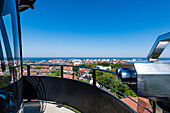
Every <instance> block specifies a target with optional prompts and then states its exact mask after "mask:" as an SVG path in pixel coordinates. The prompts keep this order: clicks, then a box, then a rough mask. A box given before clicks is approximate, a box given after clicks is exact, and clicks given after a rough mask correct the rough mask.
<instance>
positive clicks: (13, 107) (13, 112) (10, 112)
mask: <svg viewBox="0 0 170 113" xmlns="http://www.w3.org/2000/svg"><path fill="white" fill-rule="evenodd" d="M22 82H23V80H22V78H21V79H20V80H18V81H16V82H14V83H13V84H10V85H9V86H6V87H3V88H0V94H1V98H0V102H1V104H0V113H17V112H18V110H20V109H21V105H22V99H23V95H22V93H23V90H22ZM6 91H8V92H6ZM5 93H8V96H9V100H6V99H3V98H2V95H5ZM7 101H10V104H8V102H7Z"/></svg>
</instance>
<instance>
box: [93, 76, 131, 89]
mask: <svg viewBox="0 0 170 113" xmlns="http://www.w3.org/2000/svg"><path fill="white" fill-rule="evenodd" d="M96 76H99V77H102V78H104V79H107V80H110V81H112V82H115V83H117V84H121V85H123V86H125V87H127V88H129V87H128V86H127V85H125V84H122V83H120V82H117V81H115V80H113V79H110V78H106V77H103V76H100V75H96ZM129 89H130V88H129Z"/></svg>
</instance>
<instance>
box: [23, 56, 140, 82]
mask: <svg viewBox="0 0 170 113" xmlns="http://www.w3.org/2000/svg"><path fill="white" fill-rule="evenodd" d="M141 60H142V59H132V61H141ZM122 61H130V60H129V59H123V60H119V59H84V60H81V59H68V60H66V59H64V60H63V59H54V60H48V61H46V60H41V61H29V60H25V61H24V63H23V64H24V65H29V64H31V70H30V75H31V76H46V75H50V74H51V76H60V70H61V67H60V66H47V65H44V66H43V65H42V66H40V65H41V64H54V65H55V64H59V65H75V66H89V67H95V68H98V69H104V70H114V71H115V68H114V67H113V66H114V65H118V64H120V63H121V62H122ZM63 72H64V75H63V76H64V78H70V79H72V78H73V74H74V68H73V67H71V66H64V68H63ZM54 73H55V75H54ZM78 73H79V74H78V75H79V77H80V79H84V78H82V77H87V76H91V74H89V73H90V69H87V68H79V70H78ZM23 75H24V76H26V75H27V67H26V66H24V73H23Z"/></svg>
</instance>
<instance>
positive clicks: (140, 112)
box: [121, 97, 152, 113]
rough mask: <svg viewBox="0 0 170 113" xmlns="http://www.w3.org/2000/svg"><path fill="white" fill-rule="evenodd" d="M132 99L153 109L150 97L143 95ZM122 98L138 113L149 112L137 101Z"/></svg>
mask: <svg viewBox="0 0 170 113" xmlns="http://www.w3.org/2000/svg"><path fill="white" fill-rule="evenodd" d="M132 99H133V100H135V101H137V102H138V103H140V104H141V105H143V106H144V107H146V108H148V109H149V110H150V111H152V107H151V105H150V103H149V100H148V99H146V98H142V97H133V98H132ZM121 100H122V101H123V102H124V103H126V104H127V105H128V106H129V107H131V108H132V109H133V110H135V111H136V112H138V113H148V111H147V110H145V109H144V108H143V107H141V106H140V105H138V104H137V103H135V102H133V101H132V100H130V99H129V98H124V99H121Z"/></svg>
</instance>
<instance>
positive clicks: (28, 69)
mask: <svg viewBox="0 0 170 113" xmlns="http://www.w3.org/2000/svg"><path fill="white" fill-rule="evenodd" d="M27 76H30V65H27Z"/></svg>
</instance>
